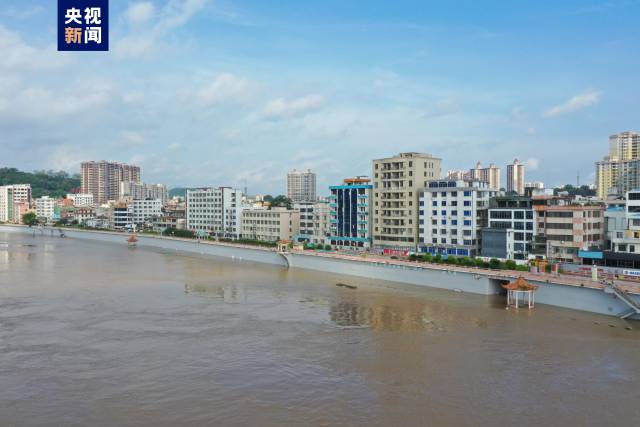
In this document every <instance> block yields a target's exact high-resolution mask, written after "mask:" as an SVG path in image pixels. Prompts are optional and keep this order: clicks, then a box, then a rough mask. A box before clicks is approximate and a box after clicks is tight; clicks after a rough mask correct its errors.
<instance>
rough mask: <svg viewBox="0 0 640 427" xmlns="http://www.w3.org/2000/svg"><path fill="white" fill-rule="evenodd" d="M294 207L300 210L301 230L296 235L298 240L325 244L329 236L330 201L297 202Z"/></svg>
mask: <svg viewBox="0 0 640 427" xmlns="http://www.w3.org/2000/svg"><path fill="white" fill-rule="evenodd" d="M293 209H295V210H298V211H300V230H299V232H298V234H297V235H296V236H295V237H294V240H295V241H296V242H306V243H313V244H315V245H324V244H326V243H327V240H328V236H329V209H330V208H329V203H328V202H314V203H309V202H306V203H305V202H301V203H295V204H294V205H293Z"/></svg>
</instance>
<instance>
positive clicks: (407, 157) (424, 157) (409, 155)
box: [373, 151, 442, 162]
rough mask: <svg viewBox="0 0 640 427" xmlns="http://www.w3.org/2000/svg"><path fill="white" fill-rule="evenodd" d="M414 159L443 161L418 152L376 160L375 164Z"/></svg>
mask: <svg viewBox="0 0 640 427" xmlns="http://www.w3.org/2000/svg"><path fill="white" fill-rule="evenodd" d="M413 158H421V159H430V160H442V159H441V158H439V157H435V156H433V155H432V154H429V153H418V152H413V151H411V152H406V153H399V154H396V155H395V156H391V157H384V158H381V159H374V160H373V161H374V162H383V161H392V160H396V159H413Z"/></svg>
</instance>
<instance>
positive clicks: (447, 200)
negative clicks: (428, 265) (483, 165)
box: [418, 180, 497, 257]
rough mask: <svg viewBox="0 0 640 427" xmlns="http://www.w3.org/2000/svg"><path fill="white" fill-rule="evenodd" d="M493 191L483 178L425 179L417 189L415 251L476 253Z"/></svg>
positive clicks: (465, 254) (449, 253) (467, 254)
mask: <svg viewBox="0 0 640 427" xmlns="http://www.w3.org/2000/svg"><path fill="white" fill-rule="evenodd" d="M496 194H497V191H496V190H494V189H492V188H490V187H489V184H488V183H487V182H485V181H476V180H437V181H429V182H428V183H427V188H425V189H424V190H422V191H421V192H420V202H419V203H420V211H419V218H418V222H419V225H420V239H419V251H421V252H428V253H439V254H447V255H458V256H471V257H473V256H476V255H478V254H479V252H480V247H481V239H482V236H481V230H482V229H483V228H486V227H487V223H488V221H487V212H488V208H489V200H490V199H491V197H495V196H496Z"/></svg>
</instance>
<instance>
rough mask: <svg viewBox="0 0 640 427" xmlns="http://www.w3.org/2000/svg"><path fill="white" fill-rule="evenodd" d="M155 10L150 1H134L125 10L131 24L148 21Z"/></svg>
mask: <svg viewBox="0 0 640 427" xmlns="http://www.w3.org/2000/svg"><path fill="white" fill-rule="evenodd" d="M154 12H155V7H154V6H153V3H151V2H149V1H143V2H139V3H133V4H132V5H131V6H129V8H128V9H127V10H126V12H125V17H126V18H127V21H129V22H130V23H131V24H144V23H145V22H148V21H149V20H150V19H151V18H152V17H153V14H154Z"/></svg>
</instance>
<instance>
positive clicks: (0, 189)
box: [0, 185, 13, 222]
mask: <svg viewBox="0 0 640 427" xmlns="http://www.w3.org/2000/svg"><path fill="white" fill-rule="evenodd" d="M10 221H13V187H12V186H11V185H3V186H0V222H10Z"/></svg>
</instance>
